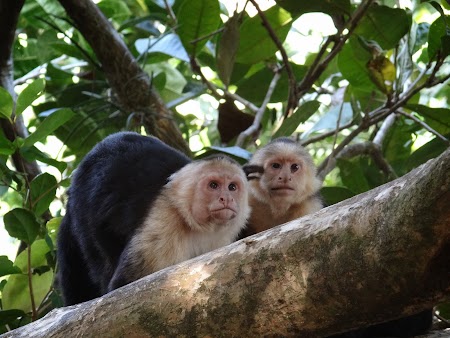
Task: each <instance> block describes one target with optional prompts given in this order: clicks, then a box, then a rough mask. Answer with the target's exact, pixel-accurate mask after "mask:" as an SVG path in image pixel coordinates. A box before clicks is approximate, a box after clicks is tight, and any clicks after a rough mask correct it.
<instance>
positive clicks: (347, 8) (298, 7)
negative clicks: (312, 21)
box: [276, 0, 351, 17]
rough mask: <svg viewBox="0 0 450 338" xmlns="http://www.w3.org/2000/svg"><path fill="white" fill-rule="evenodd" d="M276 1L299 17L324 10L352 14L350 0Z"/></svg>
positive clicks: (334, 13)
mask: <svg viewBox="0 0 450 338" xmlns="http://www.w3.org/2000/svg"><path fill="white" fill-rule="evenodd" d="M276 3H277V4H278V5H279V6H281V7H283V8H284V9H285V10H287V11H289V12H290V13H292V15H293V16H295V17H297V16H300V15H302V14H304V13H311V12H322V13H326V14H329V15H343V14H346V15H350V12H351V4H350V0H333V1H330V0H314V1H298V0H276Z"/></svg>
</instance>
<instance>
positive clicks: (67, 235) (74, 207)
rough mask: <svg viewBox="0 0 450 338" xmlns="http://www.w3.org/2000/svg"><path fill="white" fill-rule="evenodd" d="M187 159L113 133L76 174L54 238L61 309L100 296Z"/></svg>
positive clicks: (160, 145) (155, 144)
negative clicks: (151, 207) (138, 231)
mask: <svg viewBox="0 0 450 338" xmlns="http://www.w3.org/2000/svg"><path fill="white" fill-rule="evenodd" d="M189 162H191V160H190V159H189V158H188V157H187V156H185V155H184V154H182V153H181V152H179V151H177V150H175V149H173V148H171V147H169V146H167V145H166V144H164V143H163V142H161V141H159V140H157V139H155V138H151V137H145V136H142V135H139V134H136V133H131V132H122V133H117V134H113V135H111V136H109V137H107V138H105V139H104V140H103V141H102V142H100V143H99V144H97V145H96V146H95V147H94V148H93V149H92V150H91V151H90V152H89V153H88V154H87V155H86V157H85V158H84V159H83V161H82V162H81V163H80V165H79V167H78V169H77V170H76V172H75V174H74V176H73V178H72V184H71V187H70V189H69V201H68V204H67V211H66V215H65V217H64V219H63V221H62V224H61V227H60V230H59V235H58V283H59V286H60V288H61V291H62V294H63V299H64V304H65V305H72V304H77V303H80V302H84V301H87V300H90V299H93V298H96V297H99V296H101V295H102V294H104V293H106V292H107V287H108V283H109V281H110V279H111V277H112V275H113V273H114V270H115V268H116V266H117V263H118V260H119V257H120V254H121V253H122V251H123V249H124V248H125V245H126V244H127V243H128V241H129V240H130V238H131V237H132V235H133V234H134V233H135V231H136V229H137V228H138V227H139V226H140V225H141V224H142V221H143V218H144V216H145V214H146V212H147V211H148V209H149V208H150V206H151V204H152V202H153V201H154V200H155V198H156V197H157V196H158V195H159V192H160V190H161V188H162V187H163V185H164V184H165V183H166V182H167V178H168V177H169V176H170V175H171V174H173V173H174V172H175V171H177V170H179V169H181V168H182V167H184V166H185V165H186V164H188V163H189Z"/></svg>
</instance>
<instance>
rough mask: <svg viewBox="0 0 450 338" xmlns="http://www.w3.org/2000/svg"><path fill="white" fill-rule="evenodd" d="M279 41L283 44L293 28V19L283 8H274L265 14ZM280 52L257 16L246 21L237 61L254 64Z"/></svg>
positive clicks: (243, 25) (242, 29)
mask: <svg viewBox="0 0 450 338" xmlns="http://www.w3.org/2000/svg"><path fill="white" fill-rule="evenodd" d="M264 14H265V16H266V18H267V21H268V22H269V24H270V26H271V28H272V30H273V31H274V32H275V34H276V35H277V37H278V39H279V40H280V41H281V42H283V41H284V40H285V39H286V36H287V34H288V32H289V30H290V28H291V24H292V17H291V15H290V14H289V12H287V11H285V10H284V9H283V8H281V7H278V6H274V7H271V8H269V9H268V10H267V11H265V12H264ZM277 50H278V48H277V46H276V45H275V43H274V41H273V40H272V38H271V37H270V35H269V33H268V32H267V29H266V28H265V27H264V25H263V24H262V22H261V18H260V17H259V16H258V15H256V16H254V17H253V18H250V19H247V20H245V21H244V22H243V23H242V25H241V29H240V40H239V49H238V53H237V56H236V61H237V62H240V63H247V64H252V63H256V62H259V61H262V60H265V59H268V58H271V57H273V56H274V55H275V52H276V51H277Z"/></svg>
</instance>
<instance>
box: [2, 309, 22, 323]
mask: <svg viewBox="0 0 450 338" xmlns="http://www.w3.org/2000/svg"><path fill="white" fill-rule="evenodd" d="M23 316H25V312H23V311H22V310H17V309H12V310H1V311H0V326H2V325H7V324H11V323H12V322H14V321H15V320H16V319H17V318H19V317H23Z"/></svg>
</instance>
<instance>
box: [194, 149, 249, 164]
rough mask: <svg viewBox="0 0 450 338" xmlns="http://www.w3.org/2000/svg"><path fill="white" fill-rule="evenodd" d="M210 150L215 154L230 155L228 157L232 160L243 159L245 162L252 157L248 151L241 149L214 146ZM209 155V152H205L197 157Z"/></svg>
mask: <svg viewBox="0 0 450 338" xmlns="http://www.w3.org/2000/svg"><path fill="white" fill-rule="evenodd" d="M210 149H211V150H214V152H215V153H217V152H221V153H224V154H227V155H230V156H232V157H234V158H239V159H243V160H245V161H248V160H250V157H251V156H252V154H251V153H250V152H249V151H247V150H245V149H242V148H241V147H216V146H211V147H210ZM210 154H211V152H208V151H207V152H206V153H203V154H202V155H201V156H198V158H201V157H205V156H208V155H210Z"/></svg>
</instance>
